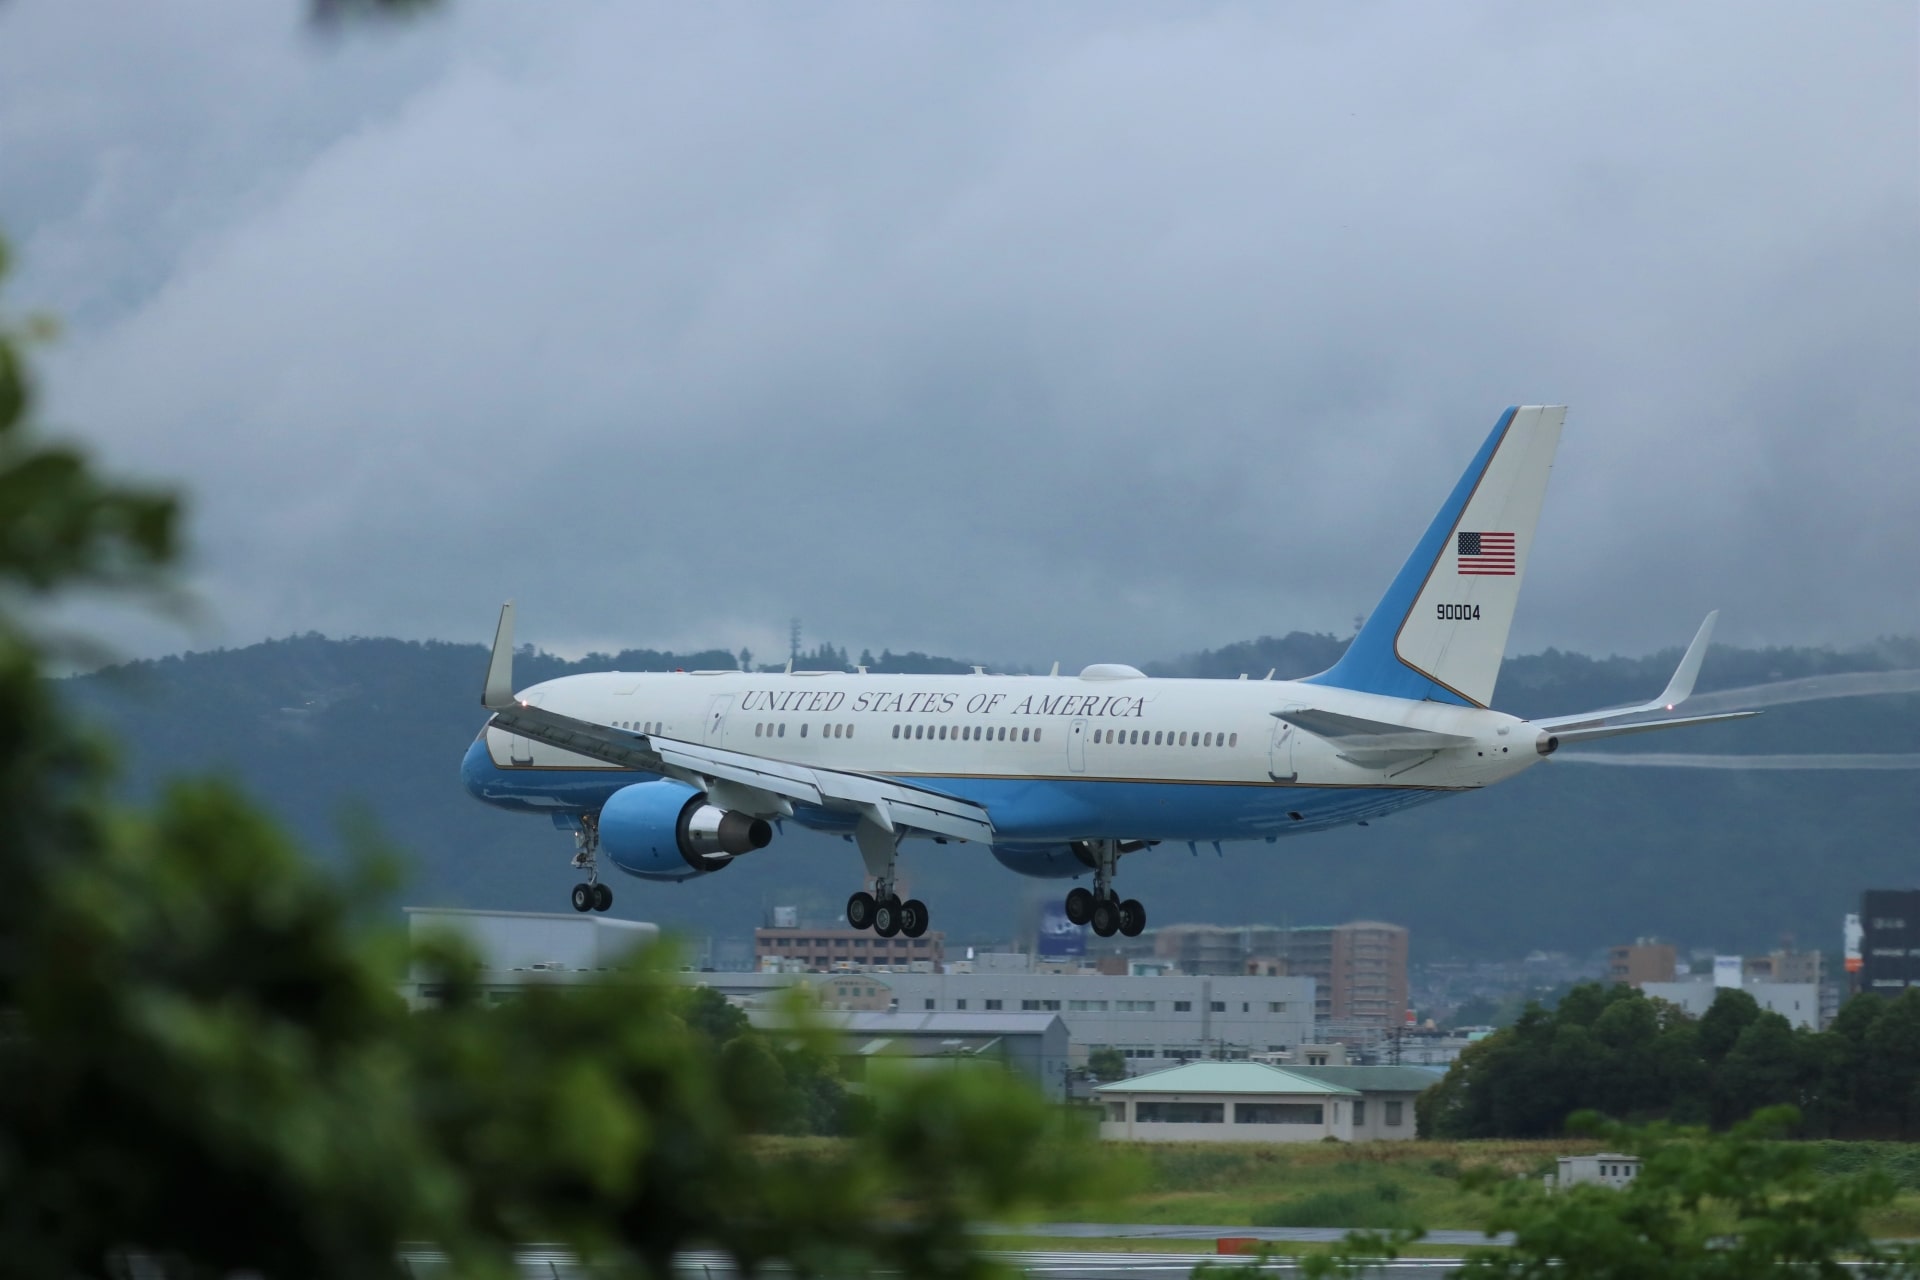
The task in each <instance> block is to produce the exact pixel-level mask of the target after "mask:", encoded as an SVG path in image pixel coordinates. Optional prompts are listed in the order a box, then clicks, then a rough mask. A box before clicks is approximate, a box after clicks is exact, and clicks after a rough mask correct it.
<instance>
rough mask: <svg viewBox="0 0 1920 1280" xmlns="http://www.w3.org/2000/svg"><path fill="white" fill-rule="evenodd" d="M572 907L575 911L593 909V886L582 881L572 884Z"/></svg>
mask: <svg viewBox="0 0 1920 1280" xmlns="http://www.w3.org/2000/svg"><path fill="white" fill-rule="evenodd" d="M573 909H574V910H575V911H591V910H593V886H592V885H590V884H587V883H586V882H584V881H582V882H581V883H579V884H577V885H575V886H573Z"/></svg>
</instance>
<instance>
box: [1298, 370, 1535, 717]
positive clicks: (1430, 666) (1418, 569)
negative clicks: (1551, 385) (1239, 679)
mask: <svg viewBox="0 0 1920 1280" xmlns="http://www.w3.org/2000/svg"><path fill="white" fill-rule="evenodd" d="M1566 417H1567V410H1566V406H1565V405H1526V406H1524V407H1521V408H1517V409H1508V410H1507V411H1506V412H1505V413H1504V414H1502V415H1501V416H1500V421H1499V422H1498V423H1497V424H1495V426H1494V428H1493V434H1492V435H1490V436H1488V437H1487V440H1486V443H1485V444H1483V445H1481V446H1480V452H1479V453H1477V454H1475V455H1474V459H1473V461H1472V463H1470V464H1469V465H1468V467H1467V471H1466V474H1465V475H1463V476H1461V477H1460V482H1459V483H1458V484H1456V485H1455V486H1454V488H1453V493H1452V494H1451V495H1450V496H1449V497H1448V498H1447V501H1446V503H1445V505H1443V506H1442V507H1441V508H1440V513H1439V514H1438V515H1436V516H1435V517H1434V518H1433V523H1432V524H1431V525H1429V526H1427V532H1426V534H1425V536H1423V537H1422V538H1421V539H1420V542H1419V544H1418V545H1417V546H1415V547H1414V549H1413V554H1412V555H1411V556H1409V557H1408V558H1407V562H1406V564H1405V565H1403V566H1402V567H1401V569H1400V574H1399V576H1398V577H1396V578H1395V579H1394V580H1393V585H1392V586H1390V587H1388V588H1387V594H1386V595H1385V596H1383V597H1381V600H1380V603H1379V604H1378V605H1377V606H1375V608H1374V611H1373V613H1372V614H1371V616H1369V617H1368V618H1367V621H1366V625H1364V626H1362V627H1361V628H1360V634H1359V635H1357V636H1355V637H1354V638H1353V643H1352V644H1351V645H1349V646H1348V647H1347V651H1346V653H1345V654H1343V655H1342V656H1341V658H1340V661H1339V662H1337V663H1335V664H1334V665H1333V666H1332V667H1331V668H1329V669H1328V670H1326V671H1323V672H1321V673H1320V674H1319V675H1317V676H1312V677H1310V678H1309V679H1308V681H1307V683H1309V684H1324V685H1332V686H1334V687H1336V688H1341V689H1357V690H1361V691H1363V692H1366V693H1383V694H1388V695H1390V696H1392V697H1396V698H1416V699H1425V700H1432V701H1436V702H1453V703H1458V704H1461V705H1466V706H1486V705H1487V704H1488V703H1489V702H1491V701H1492V699H1493V686H1494V682H1495V680H1497V679H1498V678H1499V676H1500V660H1501V658H1502V657H1503V656H1505V653H1506V648H1507V631H1508V629H1509V628H1510V627H1511V626H1512V625H1513V611H1514V607H1515V605H1517V604H1518V603H1519V600H1520V582H1521V579H1522V578H1524V577H1525V576H1526V571H1527V553H1528V551H1529V550H1531V549H1532V546H1533V530H1534V526H1535V525H1536V524H1538V523H1539V520H1540V504H1541V501H1542V500H1543V499H1544V498H1545V497H1546V492H1547V473H1548V472H1549V471H1551V470H1552V468H1553V455H1554V451H1555V450H1556V449H1557V448H1558V447H1559V445H1560V427H1561V424H1562V423H1564V422H1565V421H1566Z"/></svg>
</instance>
